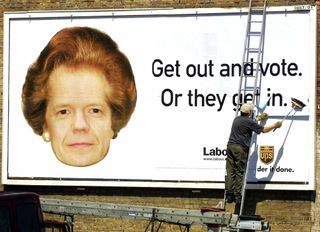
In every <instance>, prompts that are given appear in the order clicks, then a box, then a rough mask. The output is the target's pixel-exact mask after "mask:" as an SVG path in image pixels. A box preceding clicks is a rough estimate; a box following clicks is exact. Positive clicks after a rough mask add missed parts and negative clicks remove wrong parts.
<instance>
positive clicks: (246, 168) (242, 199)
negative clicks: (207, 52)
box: [239, 0, 267, 215]
mask: <svg viewBox="0 0 320 232" xmlns="http://www.w3.org/2000/svg"><path fill="white" fill-rule="evenodd" d="M266 5H267V0H264V7H263V20H262V21H263V22H262V26H261V32H262V33H261V38H260V43H259V54H258V62H257V65H259V63H260V61H261V60H262V56H261V55H262V53H263V45H264V33H265V31H264V30H265V19H266V18H265V16H266ZM259 71H260V69H258V68H257V69H256V78H258V77H259V73H260V72H259ZM255 82H257V79H256V80H255ZM260 83H261V82H260ZM256 88H257V86H256V83H255V87H254V89H255V90H256ZM259 88H260V86H259ZM255 90H254V95H253V100H254V101H253V104H255V100H256V98H255ZM255 143H256V135H254V137H252V140H251V144H250V147H249V153H248V159H247V162H246V167H245V174H244V177H243V185H242V191H241V205H240V212H239V215H242V213H243V208H244V201H245V194H246V188H247V178H248V172H249V170H248V169H249V160H250V154H251V149H252V145H253V144H255Z"/></svg>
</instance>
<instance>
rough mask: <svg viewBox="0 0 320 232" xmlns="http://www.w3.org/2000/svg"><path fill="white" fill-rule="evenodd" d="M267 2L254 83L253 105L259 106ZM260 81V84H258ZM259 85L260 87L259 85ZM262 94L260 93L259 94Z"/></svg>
mask: <svg viewBox="0 0 320 232" xmlns="http://www.w3.org/2000/svg"><path fill="white" fill-rule="evenodd" d="M266 2H267V0H265V1H264V6H263V14H262V23H261V37H260V41H259V53H258V59H257V63H256V73H255V83H254V93H253V103H254V104H255V105H258V104H259V100H258V101H257V100H256V97H257V92H256V90H257V88H258V90H259V91H261V89H260V87H261V72H260V71H261V69H260V64H262V60H263V53H264V35H265V22H266ZM258 79H259V82H258ZM258 83H259V87H258V85H257V84H258ZM259 93H260V92H259Z"/></svg>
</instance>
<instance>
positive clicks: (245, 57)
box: [235, 0, 252, 116]
mask: <svg viewBox="0 0 320 232" xmlns="http://www.w3.org/2000/svg"><path fill="white" fill-rule="evenodd" d="M251 5H252V0H250V2H249V9H248V18H247V28H246V34H245V40H244V52H243V55H242V68H241V75H240V82H239V88H238V99H237V107H236V114H235V116H237V115H238V113H239V105H240V104H241V102H240V96H241V95H240V94H241V92H242V88H243V87H242V82H243V78H244V64H245V61H246V60H247V57H248V49H247V48H248V33H249V28H250V27H249V25H250V21H251Z"/></svg>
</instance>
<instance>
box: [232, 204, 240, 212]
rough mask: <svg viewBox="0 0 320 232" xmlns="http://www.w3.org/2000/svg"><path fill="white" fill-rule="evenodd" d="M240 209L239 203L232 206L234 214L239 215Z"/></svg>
mask: <svg viewBox="0 0 320 232" xmlns="http://www.w3.org/2000/svg"><path fill="white" fill-rule="evenodd" d="M240 207H241V203H236V205H235V206H234V211H233V213H234V214H239V213H240Z"/></svg>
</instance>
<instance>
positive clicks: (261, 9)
mask: <svg viewBox="0 0 320 232" xmlns="http://www.w3.org/2000/svg"><path fill="white" fill-rule="evenodd" d="M251 11H264V7H263V6H255V7H251Z"/></svg>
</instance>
